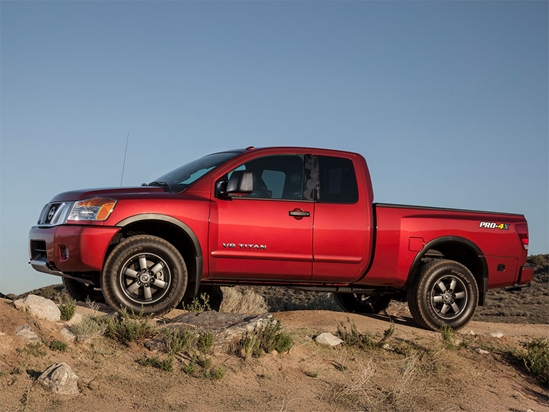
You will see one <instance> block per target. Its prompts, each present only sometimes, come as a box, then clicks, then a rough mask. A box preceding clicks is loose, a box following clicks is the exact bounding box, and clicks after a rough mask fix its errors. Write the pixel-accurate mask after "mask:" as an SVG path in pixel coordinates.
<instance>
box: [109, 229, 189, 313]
mask: <svg viewBox="0 0 549 412" xmlns="http://www.w3.org/2000/svg"><path fill="white" fill-rule="evenodd" d="M101 285H102V287H103V294H104V295H105V299H106V301H107V303H108V304H109V305H111V306H112V307H114V308H115V309H117V310H121V309H123V308H126V309H128V310H130V311H131V312H133V313H134V314H140V315H155V316H160V315H163V314H165V313H167V312H169V311H171V310H172V309H174V308H175V307H176V306H177V304H178V303H179V302H181V299H182V298H183V295H184V293H185V290H186V288H187V267H186V265H185V261H184V260H183V258H182V257H181V254H180V253H179V251H178V250H177V249H176V248H175V247H174V246H173V245H172V244H171V243H169V242H167V241H165V240H164V239H161V238H159V237H156V236H149V235H139V236H132V237H130V238H128V239H126V240H124V241H123V242H121V243H120V244H118V245H117V246H116V247H115V248H114V249H113V251H112V252H111V254H110V255H109V257H108V259H107V261H106V263H105V267H104V270H103V272H102V273H101Z"/></svg>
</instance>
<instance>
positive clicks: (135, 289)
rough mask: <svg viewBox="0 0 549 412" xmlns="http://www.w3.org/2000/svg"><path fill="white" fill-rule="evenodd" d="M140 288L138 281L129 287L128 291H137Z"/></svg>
mask: <svg viewBox="0 0 549 412" xmlns="http://www.w3.org/2000/svg"><path fill="white" fill-rule="evenodd" d="M138 289H139V283H138V282H133V283H132V284H131V285H130V286H129V287H128V289H127V291H128V292H129V293H135V292H137V290H138Z"/></svg>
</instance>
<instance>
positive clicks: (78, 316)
mask: <svg viewBox="0 0 549 412" xmlns="http://www.w3.org/2000/svg"><path fill="white" fill-rule="evenodd" d="M83 319H84V317H83V316H82V315H81V314H80V313H75V314H74V315H73V317H72V318H70V319H69V320H66V321H65V325H67V326H74V325H78V324H79V323H81V322H82V320H83Z"/></svg>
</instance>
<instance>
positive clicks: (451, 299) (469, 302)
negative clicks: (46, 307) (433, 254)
mask: <svg viewBox="0 0 549 412" xmlns="http://www.w3.org/2000/svg"><path fill="white" fill-rule="evenodd" d="M478 294H479V293H478V286H477V283H476V281H475V278H474V276H473V275H472V274H471V272H470V271H469V269H467V268H466V267H465V266H464V265H462V264H461V263H458V262H454V261H452V260H444V259H441V260H432V261H430V262H427V263H424V264H423V265H422V266H420V268H419V270H418V273H417V274H416V277H415V279H414V282H413V284H412V287H411V288H410V289H409V290H408V307H409V308H410V312H411V314H412V316H413V318H414V320H415V321H416V322H417V323H419V324H420V325H421V326H423V327H424V328H426V329H432V330H438V329H440V328H441V326H442V325H447V326H449V327H451V328H452V329H459V328H462V327H463V326H465V325H466V324H467V322H469V320H471V318H472V316H473V315H474V314H475V310H476V308H477V305H478Z"/></svg>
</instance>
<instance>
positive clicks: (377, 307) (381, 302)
mask: <svg viewBox="0 0 549 412" xmlns="http://www.w3.org/2000/svg"><path fill="white" fill-rule="evenodd" d="M334 299H335V301H336V302H337V303H338V305H339V307H340V308H341V309H343V310H344V311H345V312H350V313H363V314H372V313H380V312H383V311H384V310H385V309H387V308H388V307H389V304H390V303H391V297H390V296H385V295H364V294H362V293H334Z"/></svg>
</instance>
